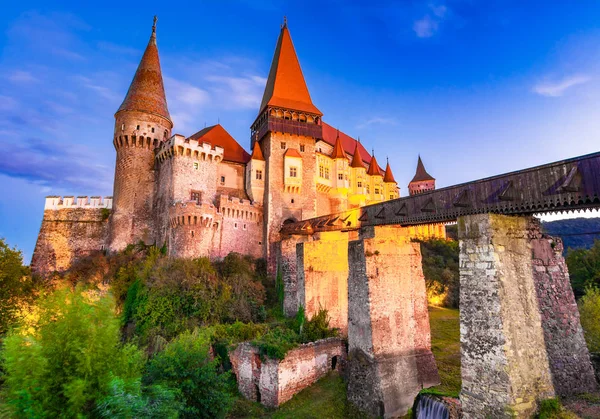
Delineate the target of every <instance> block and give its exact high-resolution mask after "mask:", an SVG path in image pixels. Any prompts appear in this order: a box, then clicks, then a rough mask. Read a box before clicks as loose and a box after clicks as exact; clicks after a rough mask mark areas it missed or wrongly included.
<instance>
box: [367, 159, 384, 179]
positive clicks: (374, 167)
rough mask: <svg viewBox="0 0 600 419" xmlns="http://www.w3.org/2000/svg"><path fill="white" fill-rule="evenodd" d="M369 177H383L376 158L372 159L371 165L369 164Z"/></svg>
mask: <svg viewBox="0 0 600 419" xmlns="http://www.w3.org/2000/svg"><path fill="white" fill-rule="evenodd" d="M367 175H370V176H383V175H382V174H381V172H380V169H379V165H378V164H377V159H376V158H375V156H373V158H372V159H371V163H369V169H368V170H367Z"/></svg>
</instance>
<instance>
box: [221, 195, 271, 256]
mask: <svg viewBox="0 0 600 419" xmlns="http://www.w3.org/2000/svg"><path fill="white" fill-rule="evenodd" d="M217 206H218V208H219V210H220V212H221V214H222V215H223V223H222V227H221V229H220V232H219V234H220V238H219V243H218V246H217V245H215V246H214V249H213V252H212V255H213V256H215V257H225V256H227V255H228V254H229V253H231V252H237V253H241V254H243V255H251V256H253V257H256V258H259V257H263V246H262V230H263V216H262V207H261V206H260V205H254V204H252V203H250V201H248V200H246V199H239V198H233V197H229V196H227V195H219V196H218V197H217Z"/></svg>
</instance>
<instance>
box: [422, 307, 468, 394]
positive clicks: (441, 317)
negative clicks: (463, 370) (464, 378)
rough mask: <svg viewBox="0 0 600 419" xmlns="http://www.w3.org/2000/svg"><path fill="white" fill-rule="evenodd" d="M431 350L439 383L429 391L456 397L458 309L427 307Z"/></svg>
mask: <svg viewBox="0 0 600 419" xmlns="http://www.w3.org/2000/svg"><path fill="white" fill-rule="evenodd" d="M429 323H430V325H431V351H432V352H433V356H434V357H435V362H436V364H437V367H438V372H439V374H440V380H441V382H442V383H441V384H440V385H439V386H436V387H433V388H431V389H428V391H429V392H430V393H434V394H439V395H443V396H450V397H458V393H459V392H460V387H461V378H460V320H459V314H458V310H454V309H447V308H438V307H429Z"/></svg>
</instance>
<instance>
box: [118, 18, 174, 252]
mask: <svg viewBox="0 0 600 419" xmlns="http://www.w3.org/2000/svg"><path fill="white" fill-rule="evenodd" d="M156 20H157V19H156V17H155V18H154V25H153V26H152V34H151V35H150V41H149V42H148V46H147V47H146V50H145V51H144V55H143V56H142V60H141V61H140V64H139V66H138V68H137V71H136V72H135V75H134V77H133V80H132V82H131V85H130V86H129V90H128V91H127V95H126V96H125V100H123V103H122V104H121V106H120V107H119V109H118V110H117V112H116V114H115V132H114V139H113V144H114V146H115V149H116V151H117V162H116V167H115V183H114V191H113V196H114V201H113V213H112V216H111V224H110V232H109V247H110V249H111V250H112V251H118V250H121V249H123V248H125V247H126V246H127V245H128V244H133V243H137V242H139V241H140V240H142V241H144V242H145V243H152V242H154V222H153V211H152V210H153V201H154V193H155V192H154V187H155V172H154V149H155V148H157V147H158V146H159V144H160V143H161V142H162V141H166V140H167V139H168V138H170V137H171V129H172V128H173V122H172V121H171V117H170V115H169V110H168V108H167V99H166V96H165V89H164V85H163V78H162V72H161V69H160V60H159V57H158V48H157V46H156Z"/></svg>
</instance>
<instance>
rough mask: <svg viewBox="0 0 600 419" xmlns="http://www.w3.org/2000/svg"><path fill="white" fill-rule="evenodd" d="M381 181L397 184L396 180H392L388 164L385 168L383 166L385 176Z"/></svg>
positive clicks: (388, 163) (392, 176)
mask: <svg viewBox="0 0 600 419" xmlns="http://www.w3.org/2000/svg"><path fill="white" fill-rule="evenodd" d="M383 181H384V182H388V183H392V182H393V183H398V182H396V179H394V175H393V174H392V169H391V168H390V162H389V161H388V162H387V166H385V175H384V176H383Z"/></svg>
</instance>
